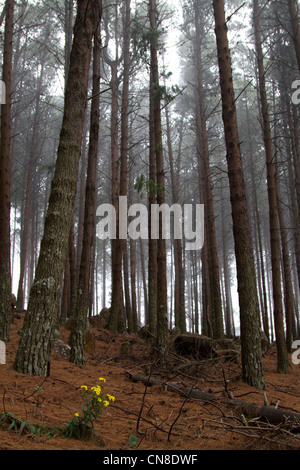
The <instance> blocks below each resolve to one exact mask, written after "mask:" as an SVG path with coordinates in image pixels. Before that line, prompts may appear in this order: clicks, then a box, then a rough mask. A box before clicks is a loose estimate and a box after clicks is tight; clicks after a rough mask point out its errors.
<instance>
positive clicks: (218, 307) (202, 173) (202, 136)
mask: <svg viewBox="0 0 300 470" xmlns="http://www.w3.org/2000/svg"><path fill="white" fill-rule="evenodd" d="M194 9H195V26H196V35H195V47H194V48H195V51H194V55H195V64H196V80H197V83H196V88H195V94H196V96H195V99H196V106H197V109H196V125H197V158H198V174H199V184H200V187H202V197H203V204H204V206H205V225H206V229H205V235H206V241H205V243H206V244H207V249H208V258H207V261H208V274H209V282H210V299H211V301H210V309H211V316H212V326H213V332H212V333H213V337H214V338H221V337H222V336H224V328H223V309H222V301H221V289H220V269H219V258H218V245H217V237H216V229H215V216H214V205H213V192H212V183H211V175H210V168H209V148H208V136H207V127H206V115H205V98H204V83H203V72H202V57H201V51H202V41H201V37H202V36H203V27H202V25H201V15H200V11H199V2H197V1H196V2H195V1H194Z"/></svg>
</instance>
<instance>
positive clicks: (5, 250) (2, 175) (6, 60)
mask: <svg viewBox="0 0 300 470" xmlns="http://www.w3.org/2000/svg"><path fill="white" fill-rule="evenodd" d="M5 14H6V18H5V32H4V51H3V69H2V80H3V82H4V84H5V88H6V96H5V101H6V103H5V104H2V105H1V140H0V155H1V159H0V339H1V340H2V341H8V340H9V334H10V319H11V271H10V270H11V267H10V200H11V194H10V133H11V93H12V84H11V72H12V54H13V28H14V26H13V25H14V1H13V0H6V2H5Z"/></svg>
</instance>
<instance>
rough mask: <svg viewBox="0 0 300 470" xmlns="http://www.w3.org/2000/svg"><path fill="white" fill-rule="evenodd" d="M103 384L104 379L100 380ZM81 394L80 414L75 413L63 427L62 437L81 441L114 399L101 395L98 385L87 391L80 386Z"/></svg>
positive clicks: (85, 387) (86, 388) (107, 395)
mask: <svg viewBox="0 0 300 470" xmlns="http://www.w3.org/2000/svg"><path fill="white" fill-rule="evenodd" d="M99 380H100V381H103V382H105V379H103V378H100V379H99ZM81 389H82V392H83V404H82V405H81V414H79V413H78V412H76V413H75V414H74V416H73V418H72V420H71V421H69V422H68V423H67V424H66V425H65V430H64V431H63V436H64V437H69V438H70V437H73V438H74V439H81V438H84V437H87V436H88V435H89V434H90V432H91V430H92V429H93V428H94V422H95V421H97V419H98V418H99V416H100V415H101V414H102V411H103V409H104V408H106V407H107V406H108V405H109V402H110V401H114V400H115V397H114V396H112V395H109V394H103V392H102V388H101V386H100V385H97V386H96V387H91V389H90V390H89V389H88V387H87V386H86V385H82V386H81Z"/></svg>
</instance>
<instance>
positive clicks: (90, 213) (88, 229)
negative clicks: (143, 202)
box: [70, 2, 102, 364]
mask: <svg viewBox="0 0 300 470" xmlns="http://www.w3.org/2000/svg"><path fill="white" fill-rule="evenodd" d="M100 5H101V2H100ZM100 5H99V12H98V14H97V21H98V25H97V28H96V31H95V34H94V47H93V88H92V94H93V95H92V104H91V123H90V140H89V153H88V168H87V177H86V190H85V208H84V223H83V238H82V251H81V261H80V270H79V281H78V289H77V296H76V305H75V311H74V317H75V322H74V324H73V328H72V334H71V353H70V361H71V362H73V363H74V364H85V337H86V326H87V317H88V311H89V292H90V289H89V288H90V274H91V261H92V248H93V242H95V241H94V230H95V213H96V207H95V206H96V175H97V161H98V142H99V116H100V57H101V39H100V18H101V14H102V11H101V10H102V5H101V6H100Z"/></svg>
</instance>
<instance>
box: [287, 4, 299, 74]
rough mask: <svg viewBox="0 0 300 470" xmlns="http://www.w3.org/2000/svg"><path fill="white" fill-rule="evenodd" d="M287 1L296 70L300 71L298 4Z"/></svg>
mask: <svg viewBox="0 0 300 470" xmlns="http://www.w3.org/2000/svg"><path fill="white" fill-rule="evenodd" d="M287 3H288V8H289V13H290V19H291V25H292V33H293V41H294V47H295V53H296V58H297V63H298V70H299V72H300V25H299V19H298V4H297V2H296V0H287Z"/></svg>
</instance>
